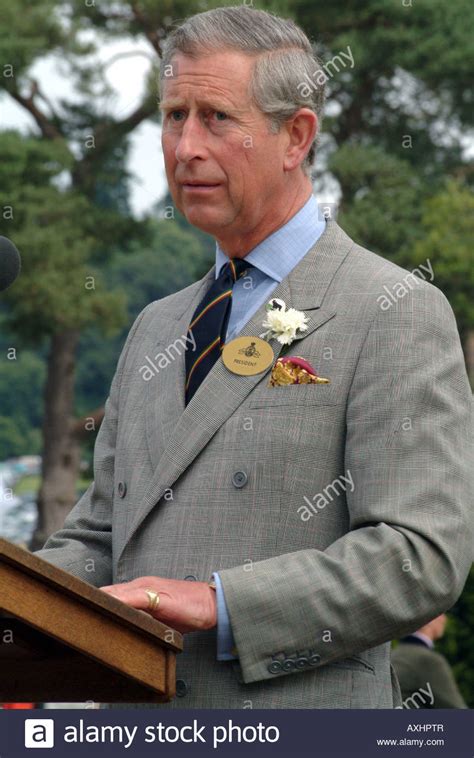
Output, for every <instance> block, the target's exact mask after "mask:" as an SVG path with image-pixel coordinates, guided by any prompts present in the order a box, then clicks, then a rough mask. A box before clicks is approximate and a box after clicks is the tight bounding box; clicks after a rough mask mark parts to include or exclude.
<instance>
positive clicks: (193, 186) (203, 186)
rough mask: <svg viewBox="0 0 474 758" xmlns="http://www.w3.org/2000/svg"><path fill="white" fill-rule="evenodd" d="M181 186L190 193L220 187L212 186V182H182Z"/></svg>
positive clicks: (217, 185)
mask: <svg viewBox="0 0 474 758" xmlns="http://www.w3.org/2000/svg"><path fill="white" fill-rule="evenodd" d="M181 186H182V187H183V189H185V190H187V191H188V192H198V191H200V190H202V191H209V190H213V189H215V188H216V187H219V186H220V185H219V184H212V183H210V182H182V184H181Z"/></svg>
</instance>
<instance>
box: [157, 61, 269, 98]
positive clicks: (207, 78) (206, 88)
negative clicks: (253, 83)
mask: <svg viewBox="0 0 474 758" xmlns="http://www.w3.org/2000/svg"><path fill="white" fill-rule="evenodd" d="M254 61H255V59H254V58H253V57H250V56H248V55H244V54H243V53H239V52H237V51H233V50H225V51H218V52H213V53H208V54H205V55H202V56H199V57H197V58H191V57H190V56H187V55H183V54H182V53H177V54H176V55H174V56H173V58H172V60H171V66H170V68H169V69H168V71H165V75H164V78H163V81H162V93H161V107H168V105H169V104H173V103H174V101H176V100H178V99H182V98H186V99H188V100H189V99H196V100H200V99H203V98H209V97H210V98H212V99H214V100H216V102H217V103H220V102H221V101H224V102H226V103H227V104H229V105H234V106H236V105H239V104H240V105H243V104H244V103H247V102H248V101H249V95H248V83H249V81H250V76H251V73H252V67H253V64H254Z"/></svg>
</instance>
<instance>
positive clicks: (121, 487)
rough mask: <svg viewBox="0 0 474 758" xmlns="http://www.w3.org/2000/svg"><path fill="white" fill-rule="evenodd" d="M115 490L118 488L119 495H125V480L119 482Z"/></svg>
mask: <svg viewBox="0 0 474 758" xmlns="http://www.w3.org/2000/svg"><path fill="white" fill-rule="evenodd" d="M117 490H118V494H119V497H125V495H126V494H127V485H126V483H125V482H119V483H118V487H117Z"/></svg>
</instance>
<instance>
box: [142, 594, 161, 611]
mask: <svg viewBox="0 0 474 758" xmlns="http://www.w3.org/2000/svg"><path fill="white" fill-rule="evenodd" d="M145 592H146V594H147V595H148V609H147V610H149V611H155V610H156V609H157V608H158V606H159V604H160V596H159V595H157V593H156V592H153V590H145Z"/></svg>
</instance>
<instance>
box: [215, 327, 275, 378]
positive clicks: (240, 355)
mask: <svg viewBox="0 0 474 758" xmlns="http://www.w3.org/2000/svg"><path fill="white" fill-rule="evenodd" d="M273 357H274V356H273V350H272V348H271V347H270V345H269V344H268V342H265V340H262V339H261V338H260V337H250V336H249V337H236V338H235V340H231V341H230V342H229V343H227V344H226V345H224V349H223V351H222V360H223V361H224V365H225V366H226V368H228V369H229V371H232V372H233V373H234V374H240V375H241V376H251V375H252V374H260V373H261V372H262V371H265V369H266V368H268V367H269V366H270V365H271V363H272V361H273Z"/></svg>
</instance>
